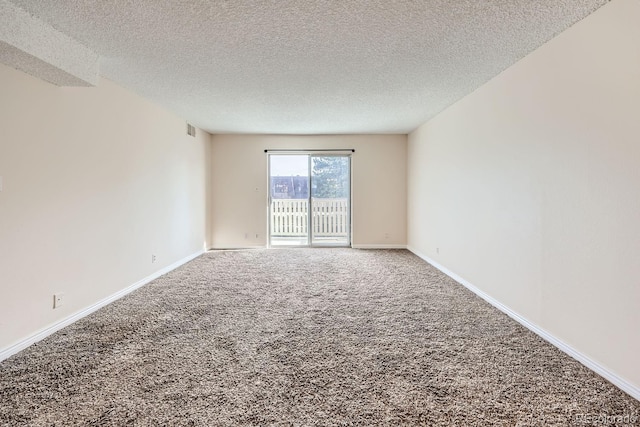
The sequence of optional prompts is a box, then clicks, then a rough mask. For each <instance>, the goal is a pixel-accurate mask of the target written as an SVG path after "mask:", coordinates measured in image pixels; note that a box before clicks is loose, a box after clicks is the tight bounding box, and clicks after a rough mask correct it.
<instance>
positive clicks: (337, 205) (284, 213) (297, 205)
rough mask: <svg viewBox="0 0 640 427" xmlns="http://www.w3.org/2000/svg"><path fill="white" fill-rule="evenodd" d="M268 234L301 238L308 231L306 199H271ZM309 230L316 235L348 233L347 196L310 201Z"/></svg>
mask: <svg viewBox="0 0 640 427" xmlns="http://www.w3.org/2000/svg"><path fill="white" fill-rule="evenodd" d="M271 203H272V206H271V218H270V221H271V235H272V236H278V237H305V236H307V235H308V234H309V201H308V200H306V199H273V200H272V202H271ZM311 206H312V212H311V231H312V233H311V234H312V236H313V237H314V238H317V237H343V238H346V237H347V236H348V234H349V201H348V199H317V198H313V199H312V200H311Z"/></svg>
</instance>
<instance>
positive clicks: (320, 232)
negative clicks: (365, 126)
mask: <svg viewBox="0 0 640 427" xmlns="http://www.w3.org/2000/svg"><path fill="white" fill-rule="evenodd" d="M350 183H351V157H350V156H345V155H316V154H271V155H269V188H270V192H269V243H270V245H271V246H349V245H350V244H351V239H350V236H351V231H350V229H351V185H350Z"/></svg>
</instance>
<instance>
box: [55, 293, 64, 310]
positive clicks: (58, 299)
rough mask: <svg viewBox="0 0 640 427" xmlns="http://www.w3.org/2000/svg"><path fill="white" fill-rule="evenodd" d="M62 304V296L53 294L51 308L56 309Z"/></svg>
mask: <svg viewBox="0 0 640 427" xmlns="http://www.w3.org/2000/svg"><path fill="white" fill-rule="evenodd" d="M63 304H64V294H53V308H58V307H60V306H61V305H63Z"/></svg>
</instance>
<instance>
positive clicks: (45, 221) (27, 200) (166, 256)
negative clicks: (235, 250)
mask: <svg viewBox="0 0 640 427" xmlns="http://www.w3.org/2000/svg"><path fill="white" fill-rule="evenodd" d="M0 132H1V133H0V176H2V178H3V188H2V191H1V192H0V291H1V295H2V308H1V309H0V350H2V349H6V348H8V347H9V346H11V345H12V344H14V343H17V342H19V341H22V340H23V339H25V338H26V337H28V336H30V335H32V334H34V333H35V332H37V331H39V330H41V329H43V328H45V327H47V326H48V325H52V324H54V323H56V322H59V321H61V320H62V319H64V318H66V317H68V316H70V315H71V314H73V313H75V312H78V311H79V310H81V309H83V308H85V307H87V306H90V305H92V304H94V303H96V302H97V301H100V300H101V299H103V298H105V297H108V296H110V295H112V294H114V293H116V292H117V291H120V290H122V289H124V288H126V287H127V286H129V285H132V284H133V283H135V282H137V281H139V280H141V279H143V278H145V277H147V276H149V275H151V274H152V273H154V272H156V271H158V270H160V269H162V268H164V267H167V266H169V265H171V264H173V263H175V262H177V261H179V260H181V259H183V258H185V257H187V256H190V255H192V254H194V253H197V252H199V251H201V250H203V248H204V247H205V238H206V236H207V233H209V232H210V230H208V229H207V226H208V225H207V220H208V212H207V209H210V207H211V205H210V204H211V200H210V198H208V196H207V195H208V193H209V192H210V189H209V188H208V187H209V185H210V184H209V183H210V168H209V159H210V135H208V134H207V133H205V132H202V131H200V132H199V134H198V137H197V138H195V139H194V138H192V137H189V136H186V135H185V133H186V131H185V122H184V120H182V119H180V118H178V117H176V116H174V115H172V114H170V113H168V112H166V111H164V110H162V109H161V108H159V107H157V106H155V105H153V104H151V103H149V102H147V101H145V100H143V99H141V98H140V97H138V96H136V95H133V94H132V93H130V92H128V91H126V90H124V89H122V88H120V87H118V86H116V85H114V84H113V83H111V82H109V81H107V80H104V79H103V80H102V81H101V83H100V84H99V85H98V86H97V87H95V88H61V87H55V86H53V85H50V84H48V83H45V82H44V81H41V80H37V79H35V78H33V77H31V76H28V75H26V74H23V73H21V72H19V71H16V70H13V69H10V68H7V67H5V66H2V65H0ZM152 254H155V255H156V256H157V261H156V263H154V264H152V263H151V255H152ZM58 292H62V293H64V294H65V299H66V301H65V303H64V305H63V306H61V307H60V308H58V309H55V310H54V309H53V308H52V301H53V294H54V293H58Z"/></svg>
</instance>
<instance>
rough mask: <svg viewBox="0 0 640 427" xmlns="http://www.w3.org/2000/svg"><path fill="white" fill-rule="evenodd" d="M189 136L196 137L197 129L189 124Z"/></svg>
mask: <svg viewBox="0 0 640 427" xmlns="http://www.w3.org/2000/svg"><path fill="white" fill-rule="evenodd" d="M187 135H190V136H196V127H195V126H193V125H192V124H190V123H187Z"/></svg>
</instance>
